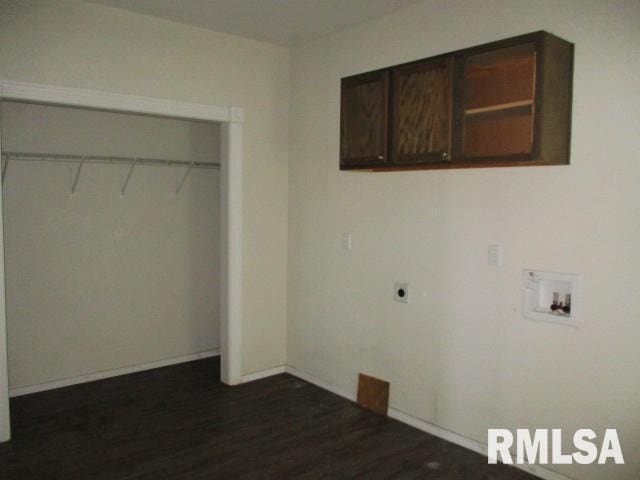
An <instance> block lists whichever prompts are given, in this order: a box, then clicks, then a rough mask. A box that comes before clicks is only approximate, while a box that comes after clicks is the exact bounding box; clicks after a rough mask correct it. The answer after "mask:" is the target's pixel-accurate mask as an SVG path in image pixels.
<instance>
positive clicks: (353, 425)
mask: <svg viewBox="0 0 640 480" xmlns="http://www.w3.org/2000/svg"><path fill="white" fill-rule="evenodd" d="M219 376H220V364H219V360H218V359H205V360H198V361H195V362H189V363H185V364H181V365H175V366H170V367H164V368H160V369H156V370H150V371H146V372H138V373H134V374H130V375H125V376H121V377H115V378H110V379H106V380H100V381H96V382H91V383H86V384H81V385H75V386H71V387H66V388H61V389H57V390H51V391H48V392H42V393H36V394H32V395H26V396H22V397H17V398H13V399H11V419H12V431H13V439H12V440H11V442H8V443H5V444H0V478H2V479H7V480H36V479H37V480H44V479H46V480H57V479H60V480H212V479H239V480H253V479H265V480H270V479H278V480H282V479H289V478H294V479H301V480H318V479H374V480H375V479H381V480H382V479H434V480H436V479H437V480H445V479H446V480H458V479H460V480H462V479H479V480H533V479H534V477H533V476H531V475H529V474H526V473H525V472H522V471H520V470H517V469H515V468H513V467H509V466H504V465H488V464H487V460H486V458H485V457H483V456H481V455H479V454H476V453H474V452H471V451H469V450H466V449H464V448H462V447H459V446H457V445H454V444H451V443H449V442H446V441H444V440H441V439H439V438H437V437H434V436H432V435H429V434H427V433H424V432H421V431H419V430H416V429H414V428H412V427H409V426H407V425H405V424H403V423H400V422H398V421H395V420H392V419H389V418H386V417H382V416H378V415H375V414H373V413H370V412H368V411H365V410H363V409H361V408H360V407H358V406H357V405H356V404H354V403H352V402H349V401H347V400H345V399H343V398H341V397H339V396H337V395H334V394H332V393H329V392H327V391H324V390H322V389H320V388H318V387H316V386H314V385H311V384H309V383H307V382H304V381H302V380H299V379H298V378H295V377H293V376H291V375H287V374H282V375H277V376H273V377H270V378H266V379H262V380H258V381H255V382H251V383H248V384H246V385H240V386H236V387H227V386H226V385H223V384H222V383H220V382H219V380H218V378H219Z"/></svg>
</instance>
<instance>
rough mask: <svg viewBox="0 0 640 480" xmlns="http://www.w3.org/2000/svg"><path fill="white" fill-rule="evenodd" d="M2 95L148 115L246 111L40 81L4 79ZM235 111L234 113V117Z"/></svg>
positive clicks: (238, 114) (209, 116)
mask: <svg viewBox="0 0 640 480" xmlns="http://www.w3.org/2000/svg"><path fill="white" fill-rule="evenodd" d="M0 95H1V96H2V97H3V98H6V99H10V100H28V101H30V102H38V103H50V104H56V105H70V106H74V107H88V108H99V109H104V110H114V111H121V112H135V113H145V114H149V115H171V116H173V117H179V118H191V119H195V120H208V121H213V122H229V121H232V118H233V121H234V122H242V121H243V119H244V113H243V110H242V108H240V107H218V106H215V105H204V104H198V103H191V102H181V101H176V100H166V99H162V98H153V97H143V96H137V95H123V94H120V93H109V92H100V91H97V90H87V89H83V88H69V87H58V86H53V85H41V84H38V83H28V82H12V81H9V80H3V81H2V92H1V93H0ZM232 115H233V117H232Z"/></svg>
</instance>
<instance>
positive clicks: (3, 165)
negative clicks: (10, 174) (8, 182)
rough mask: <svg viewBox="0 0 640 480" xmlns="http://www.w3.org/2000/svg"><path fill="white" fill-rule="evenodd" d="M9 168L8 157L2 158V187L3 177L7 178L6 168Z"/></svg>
mask: <svg viewBox="0 0 640 480" xmlns="http://www.w3.org/2000/svg"><path fill="white" fill-rule="evenodd" d="M8 167H9V157H8V156H6V157H4V163H3V164H2V185H4V177H6V176H7V168H8Z"/></svg>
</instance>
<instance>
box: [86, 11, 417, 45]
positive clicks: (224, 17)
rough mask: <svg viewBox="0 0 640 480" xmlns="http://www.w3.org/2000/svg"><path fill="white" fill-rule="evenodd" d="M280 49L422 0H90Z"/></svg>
mask: <svg viewBox="0 0 640 480" xmlns="http://www.w3.org/2000/svg"><path fill="white" fill-rule="evenodd" d="M87 1H90V2H92V3H99V4H102V5H106V6H109V7H116V8H121V9H124V10H129V11H131V12H137V13H142V14H146V15H152V16H155V17H160V18H164V19H167V20H173V21H175V22H180V23H184V24H187V25H193V26H195V27H201V28H208V29H210V30H215V31H218V32H226V33H231V34H234V35H240V36H243V37H249V38H254V39H256V40H262V41H265V42H270V43H275V44H278V45H288V46H291V45H296V44H299V43H304V42H305V41H308V40H312V39H315V38H318V37H322V36H324V35H327V34H329V33H333V32H336V31H338V30H341V29H344V28H346V27H349V26H351V25H355V24H357V23H361V22H364V21H366V20H370V19H372V18H376V17H381V16H383V15H386V14H388V13H391V12H393V11H396V10H400V9H402V8H405V7H407V6H409V5H412V4H414V3H419V2H420V1H422V0H180V1H176V0H87Z"/></svg>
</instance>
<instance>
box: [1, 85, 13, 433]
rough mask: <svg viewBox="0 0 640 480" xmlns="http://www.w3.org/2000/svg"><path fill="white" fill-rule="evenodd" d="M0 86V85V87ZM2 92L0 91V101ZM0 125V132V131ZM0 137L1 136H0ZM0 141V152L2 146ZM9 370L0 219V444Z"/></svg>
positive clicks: (6, 423)
mask: <svg viewBox="0 0 640 480" xmlns="http://www.w3.org/2000/svg"><path fill="white" fill-rule="evenodd" d="M1 86H2V84H0V87H1ZM1 94H2V90H1V89H0V99H1V98H2V96H1ZM1 127H2V126H1V125H0V132H1V131H2V128H1ZM0 137H1V135H0ZM1 143H2V142H1V141H0V151H2V145H1ZM0 214H2V182H0ZM8 392H9V369H8V358H7V310H6V302H5V289H4V231H3V219H2V218H0V442H6V441H8V440H9V439H10V438H11V419H10V415H9V393H8Z"/></svg>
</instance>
